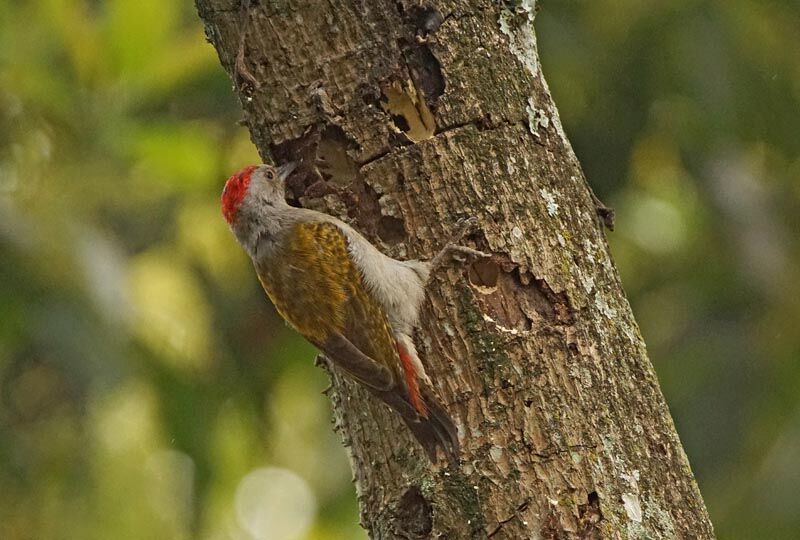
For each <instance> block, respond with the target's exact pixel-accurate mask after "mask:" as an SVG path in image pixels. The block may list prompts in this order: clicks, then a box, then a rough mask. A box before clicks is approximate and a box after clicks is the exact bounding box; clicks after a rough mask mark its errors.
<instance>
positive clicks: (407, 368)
mask: <svg viewBox="0 0 800 540" xmlns="http://www.w3.org/2000/svg"><path fill="white" fill-rule="evenodd" d="M396 344H397V352H398V353H400V363H401V364H402V365H403V374H404V375H405V377H406V386H408V394H409V397H410V398H411V404H412V405H413V406H414V408H415V409H416V410H417V412H418V413H419V415H420V416H422V417H423V418H428V408H427V407H425V403H424V402H423V401H422V396H421V395H420V393H419V377H418V376H417V369H416V368H415V367H414V360H413V359H412V358H411V355H410V354H409V353H408V349H406V346H405V345H403V344H402V343H400V342H399V341H397V342H396Z"/></svg>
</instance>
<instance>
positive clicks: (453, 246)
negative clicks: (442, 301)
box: [430, 217, 491, 275]
mask: <svg viewBox="0 0 800 540" xmlns="http://www.w3.org/2000/svg"><path fill="white" fill-rule="evenodd" d="M477 224H478V220H477V218H475V217H468V218H461V219H459V220H458V222H456V230H455V233H454V234H453V236H451V237H450V240H449V241H448V242H447V243H446V244H445V245H444V247H443V248H442V249H440V250H439V253H437V254H436V255H435V256H434V257H433V259H431V270H430V273H431V275H432V274H434V273H435V272H436V271H437V270H438V269H439V268H441V267H442V266H444V265H446V264H447V263H448V262H449V261H450V260H451V259H456V258H458V260H460V261H461V262H464V261H469V260H474V259H485V258H488V257H491V255H490V254H488V253H484V252H483V251H480V250H477V249H473V248H471V247H467V246H462V245H461V244H459V242H461V240H462V239H463V238H464V236H466V235H467V234H468V233H469V232H470V231H471V230H472V229H473V228H474V227H475V226H477Z"/></svg>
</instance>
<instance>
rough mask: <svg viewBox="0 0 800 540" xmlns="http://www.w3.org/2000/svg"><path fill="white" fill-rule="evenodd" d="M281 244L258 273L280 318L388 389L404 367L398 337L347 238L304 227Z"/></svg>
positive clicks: (323, 226) (322, 225)
mask: <svg viewBox="0 0 800 540" xmlns="http://www.w3.org/2000/svg"><path fill="white" fill-rule="evenodd" d="M280 244H281V248H280V249H279V250H278V251H277V253H276V254H275V255H274V256H272V257H270V258H269V260H268V261H264V263H262V264H261V266H260V268H258V271H259V277H260V279H261V283H262V285H263V286H264V290H265V291H266V292H267V294H268V295H269V297H270V299H271V300H272V302H273V303H274V304H275V307H276V308H277V310H278V312H279V313H280V314H281V315H282V316H283V318H284V319H286V320H287V321H288V322H289V323H290V324H291V325H292V326H294V328H295V329H297V331H298V332H300V333H301V334H303V335H304V336H305V337H306V338H307V339H308V340H309V341H311V342H312V343H313V344H314V345H316V346H317V347H319V348H320V349H322V350H323V351H324V352H326V353H329V355H330V356H332V357H333V358H331V359H332V360H334V361H336V362H337V363H340V364H341V365H342V367H343V368H344V369H346V370H347V371H349V372H350V373H351V375H353V376H355V377H356V378H358V379H359V380H362V382H364V383H366V384H368V385H370V386H373V387H377V388H379V389H381V390H386V389H388V388H389V387H390V386H391V385H392V381H393V380H395V374H396V372H397V369H398V366H399V357H398V353H397V350H396V348H395V342H394V336H393V334H392V330H391V327H390V326H389V322H388V319H387V317H386V314H385V313H384V311H383V309H382V307H381V306H380V305H379V304H378V302H377V301H376V300H375V299H374V298H373V297H372V295H371V294H370V293H369V292H368V291H367V289H366V287H365V286H364V283H363V279H362V277H361V273H360V272H359V270H358V268H356V266H355V264H354V263H353V261H352V258H351V256H350V252H349V250H348V245H347V237H346V236H345V235H344V233H343V232H342V231H341V229H339V227H337V226H336V225H334V224H332V223H326V222H316V223H299V224H297V225H295V226H294V227H293V228H292V229H291V230H290V231H289V232H288V234H287V236H286V238H285V239H284V241H283V242H281V243H280ZM369 359H371V360H372V361H373V362H372V363H377V364H378V366H370V363H368V360H369ZM381 368H382V369H381ZM374 377H377V380H376V379H375V378H374Z"/></svg>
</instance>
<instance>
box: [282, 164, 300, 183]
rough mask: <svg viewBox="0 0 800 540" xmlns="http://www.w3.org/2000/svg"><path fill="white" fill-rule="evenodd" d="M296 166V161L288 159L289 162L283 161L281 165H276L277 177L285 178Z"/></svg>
mask: <svg viewBox="0 0 800 540" xmlns="http://www.w3.org/2000/svg"><path fill="white" fill-rule="evenodd" d="M296 168H297V162H296V161H290V162H289V163H284V164H283V165H281V166H280V167H278V177H279V178H280V179H281V180H286V179H287V178H288V177H289V175H290V174H292V172H293V171H294V170H295V169H296Z"/></svg>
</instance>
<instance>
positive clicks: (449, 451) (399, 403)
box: [373, 385, 460, 467]
mask: <svg viewBox="0 0 800 540" xmlns="http://www.w3.org/2000/svg"><path fill="white" fill-rule="evenodd" d="M373 392H374V393H375V394H376V395H377V396H378V397H379V398H380V399H381V400H382V401H384V402H385V403H386V404H387V405H389V406H390V407H391V408H393V409H394V410H396V411H397V412H398V413H400V416H401V417H402V418H403V421H404V422H405V423H406V425H407V426H408V428H409V429H410V430H411V433H412V434H413V435H414V437H415V438H416V439H417V441H419V443H420V445H421V446H422V448H423V450H425V453H426V454H427V455H428V458H429V459H430V460H431V463H436V458H437V457H436V449H437V448H441V449H442V451H443V452H444V454H445V456H446V457H447V460H448V461H449V462H450V464H451V465H453V466H454V467H455V466H458V460H459V452H460V445H459V442H458V430H457V429H456V426H455V424H453V421H452V420H451V418H450V415H449V414H448V413H447V411H446V410H445V409H444V406H443V405H442V404H441V402H440V401H439V400H438V398H437V397H436V396H435V395H434V393H433V390H431V389H430V388H427V387H426V386H425V385H422V386H421V387H420V400H421V401H422V403H423V406H424V407H425V410H426V411H427V413H428V414H427V417H424V416H421V415H420V414H419V413H418V412H417V410H416V408H415V406H414V405H413V404H412V403H411V402H410V399H409V397H407V396H405V395H404V393H400V392H398V391H396V390H395V391H388V392H380V391H373Z"/></svg>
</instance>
